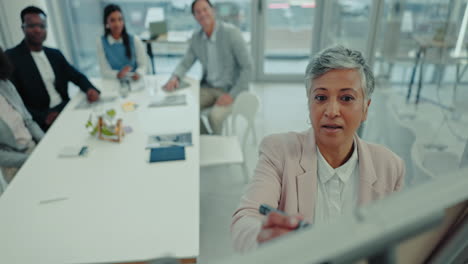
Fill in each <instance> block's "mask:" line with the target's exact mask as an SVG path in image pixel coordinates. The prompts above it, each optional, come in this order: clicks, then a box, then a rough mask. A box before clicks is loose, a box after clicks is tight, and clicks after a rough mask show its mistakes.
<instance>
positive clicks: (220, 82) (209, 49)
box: [164, 0, 252, 134]
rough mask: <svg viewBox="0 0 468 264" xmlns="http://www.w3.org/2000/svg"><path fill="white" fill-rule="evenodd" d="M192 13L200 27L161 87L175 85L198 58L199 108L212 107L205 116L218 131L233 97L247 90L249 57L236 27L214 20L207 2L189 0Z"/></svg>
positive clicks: (249, 66)
mask: <svg viewBox="0 0 468 264" xmlns="http://www.w3.org/2000/svg"><path fill="white" fill-rule="evenodd" d="M192 14H193V16H194V17H195V19H196V20H197V22H198V23H199V24H200V26H201V30H199V31H196V32H194V33H193V36H192V39H191V41H190V44H189V48H188V49H187V52H186V53H185V55H184V58H183V59H182V61H181V62H180V63H179V65H178V66H177V68H176V69H175V71H174V73H173V76H172V78H171V79H170V80H169V81H168V82H167V83H166V84H165V86H164V88H165V89H166V90H168V91H172V90H174V89H176V88H178V87H179V81H180V78H182V77H183V76H184V75H185V73H186V72H187V71H188V70H189V69H190V68H191V67H192V65H193V64H194V63H195V61H196V60H199V61H200V63H201V65H202V68H203V69H202V72H203V73H202V80H201V84H200V86H201V88H200V109H201V110H203V109H204V108H208V107H213V108H212V109H211V111H210V114H209V116H208V119H209V121H210V126H211V128H212V129H213V132H214V133H215V134H220V133H221V130H222V124H223V121H224V119H226V117H227V116H228V115H229V114H230V113H231V108H232V103H233V101H234V99H235V98H236V96H237V95H238V94H239V93H240V92H242V91H245V90H248V85H249V80H250V73H251V71H252V59H251V57H250V54H249V52H248V50H247V45H246V43H245V41H244V39H243V38H242V34H241V32H240V30H239V29H238V28H236V27H234V26H233V25H231V24H227V23H223V22H222V21H217V20H216V19H215V15H214V10H213V6H212V5H211V3H210V1H208V0H195V1H193V3H192ZM200 129H201V133H202V134H204V133H206V129H205V128H204V126H203V124H200Z"/></svg>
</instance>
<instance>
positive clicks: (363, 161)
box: [231, 129, 405, 252]
mask: <svg viewBox="0 0 468 264" xmlns="http://www.w3.org/2000/svg"><path fill="white" fill-rule="evenodd" d="M355 142H356V145H357V150H358V157H359V161H358V162H359V174H360V184H359V204H360V205H363V204H366V203H368V202H370V201H373V200H377V199H380V198H383V197H385V196H387V195H388V194H390V193H392V192H394V191H397V190H399V189H401V187H402V185H403V182H404V175H405V165H404V162H403V160H402V159H401V158H399V157H398V156H397V155H396V154H394V153H393V152H391V151H390V150H389V149H387V148H385V147H383V146H380V145H375V144H371V143H367V142H365V141H363V140H361V139H359V137H358V136H357V135H356V136H355ZM316 193H317V153H316V145H315V138H314V134H313V130H312V129H309V130H307V131H305V132H302V133H296V132H290V133H286V134H275V135H270V136H268V137H266V138H264V139H263V141H262V143H261V144H260V148H259V160H258V163H257V168H256V169H255V173H254V176H253V178H252V179H251V181H250V183H249V185H248V186H247V189H246V191H245V194H244V195H243V196H242V198H241V202H240V205H239V207H238V208H237V210H236V211H235V212H234V215H233V217H232V224H231V235H232V240H233V246H234V248H235V249H236V250H237V251H240V252H243V251H246V250H250V249H253V248H255V247H256V246H257V242H256V238H257V235H258V233H259V231H260V227H261V221H262V219H263V216H262V215H260V214H259V213H258V207H259V206H260V204H268V205H271V206H277V208H278V209H279V210H282V211H284V212H286V213H287V214H301V215H303V216H304V218H305V220H306V221H308V222H310V223H312V222H313V219H314V209H315V200H316Z"/></svg>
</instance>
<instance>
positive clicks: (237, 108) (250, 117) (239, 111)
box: [228, 91, 260, 148]
mask: <svg viewBox="0 0 468 264" xmlns="http://www.w3.org/2000/svg"><path fill="white" fill-rule="evenodd" d="M259 106H260V100H259V99H258V97H257V96H256V95H255V94H253V93H251V92H248V91H246V92H242V93H240V94H239V95H238V96H237V97H236V100H234V104H233V106H232V114H231V131H228V133H229V132H231V134H236V132H237V131H236V123H237V122H236V121H237V117H238V116H242V117H243V118H244V119H245V120H246V121H247V126H246V129H245V131H244V133H243V135H242V138H243V140H242V141H243V142H242V147H243V148H244V147H245V144H246V142H247V138H248V135H249V132H250V134H252V137H253V139H254V141H255V140H256V135H255V116H256V115H257V112H258V108H259Z"/></svg>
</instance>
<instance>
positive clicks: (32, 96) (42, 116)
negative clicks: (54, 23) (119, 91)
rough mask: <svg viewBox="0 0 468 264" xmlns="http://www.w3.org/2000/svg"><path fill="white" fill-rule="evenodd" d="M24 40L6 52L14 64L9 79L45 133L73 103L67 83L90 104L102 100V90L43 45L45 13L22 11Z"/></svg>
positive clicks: (56, 51) (34, 8)
mask: <svg viewBox="0 0 468 264" xmlns="http://www.w3.org/2000/svg"><path fill="white" fill-rule="evenodd" d="M21 22H22V28H23V33H24V40H23V41H21V43H20V44H18V45H17V46H16V47H14V48H12V49H9V50H7V51H6V54H7V55H8V57H9V58H10V61H11V62H12V63H13V65H14V71H13V74H12V75H11V77H10V79H11V81H12V82H13V84H14V85H15V86H16V89H17V90H18V93H19V94H20V96H21V98H22V99H23V102H24V104H25V105H26V107H27V108H28V110H29V112H30V113H31V115H32V116H33V118H34V120H35V121H36V122H37V123H38V124H39V125H40V126H41V128H42V129H43V130H44V131H46V130H47V129H48V128H49V127H50V125H52V123H53V122H54V120H55V119H56V118H57V116H58V114H59V113H60V112H61V111H62V110H63V108H64V107H65V105H66V104H67V103H68V101H69V100H70V98H69V96H68V82H69V81H71V82H73V83H74V84H76V85H77V86H79V87H80V89H81V90H82V91H83V92H85V93H86V96H87V98H88V100H89V101H90V102H94V101H97V100H99V91H98V90H97V89H96V88H95V87H94V86H93V85H92V84H91V82H90V81H89V80H88V79H87V78H86V76H84V75H83V74H82V73H81V72H79V71H78V70H76V69H75V68H74V67H73V66H71V65H70V64H69V63H68V61H67V60H66V59H65V57H64V56H63V54H62V53H61V52H60V51H59V50H57V49H52V48H48V47H44V46H43V42H44V41H45V39H46V37H47V21H46V14H45V13H44V11H42V10H41V9H40V8H38V7H35V6H28V7H26V8H25V9H23V10H22V11H21Z"/></svg>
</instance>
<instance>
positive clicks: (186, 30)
mask: <svg viewBox="0 0 468 264" xmlns="http://www.w3.org/2000/svg"><path fill="white" fill-rule="evenodd" d="M110 3H115V4H118V5H119V6H120V7H121V8H122V11H123V14H124V18H125V25H126V27H127V31H128V32H129V33H130V34H134V35H137V36H139V37H147V36H148V24H149V22H151V21H153V20H159V19H161V18H163V19H164V20H166V21H167V27H168V31H169V34H170V35H171V36H173V37H174V38H175V39H176V41H174V42H171V43H165V44H159V43H158V44H153V51H154V54H155V59H154V61H155V66H156V69H157V73H170V72H172V70H173V69H174V68H175V66H176V65H177V63H178V62H179V61H180V59H181V56H182V55H183V54H184V53H185V50H186V49H187V40H188V39H189V38H190V37H191V35H192V33H193V31H194V30H197V29H199V25H198V24H197V22H196V21H195V19H194V18H193V16H192V13H191V3H192V0H177V1H169V0H153V1H148V0H141V1H139V0H117V1H108V0H100V1H96V0H66V1H65V2H64V8H66V9H67V10H69V11H68V12H69V15H68V17H66V18H65V21H66V24H67V27H66V28H67V29H68V30H69V34H70V38H71V40H72V41H71V43H72V49H73V50H72V53H73V54H74V56H73V57H74V60H75V62H76V63H77V66H78V68H80V69H81V70H82V71H83V72H84V73H86V74H88V75H89V76H99V68H98V63H97V60H96V39H97V38H98V37H99V36H101V35H102V34H103V31H104V26H103V22H102V15H103V14H102V13H103V10H104V7H105V6H106V5H107V4H110ZM212 4H213V6H214V8H215V10H216V12H217V16H218V18H219V19H221V20H223V21H226V22H229V23H232V24H234V25H236V26H238V27H239V28H240V29H241V30H242V32H243V34H244V36H245V38H246V40H247V41H250V1H249V0H242V1H212ZM199 73H200V67H199V66H198V67H197V66H196V67H195V69H194V70H193V71H192V74H193V75H199Z"/></svg>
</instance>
